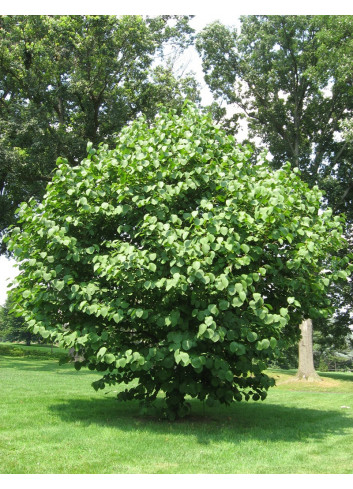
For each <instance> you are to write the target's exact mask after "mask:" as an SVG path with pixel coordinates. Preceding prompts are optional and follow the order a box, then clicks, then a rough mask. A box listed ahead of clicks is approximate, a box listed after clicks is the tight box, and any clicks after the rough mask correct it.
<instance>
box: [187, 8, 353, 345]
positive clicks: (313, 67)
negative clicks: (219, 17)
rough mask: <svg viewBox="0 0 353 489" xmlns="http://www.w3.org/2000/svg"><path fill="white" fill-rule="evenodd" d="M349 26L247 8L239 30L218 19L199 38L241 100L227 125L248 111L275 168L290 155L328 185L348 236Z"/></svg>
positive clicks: (213, 70)
mask: <svg viewBox="0 0 353 489" xmlns="http://www.w3.org/2000/svg"><path fill="white" fill-rule="evenodd" d="M352 33H353V17H352V16H291V15H286V16H278V15H274V16H246V17H242V18H241V26H240V32H239V33H238V32H237V31H236V29H235V28H234V29H232V28H227V27H225V26H224V25H222V24H220V23H214V24H211V25H209V26H208V27H206V28H205V29H204V31H203V32H202V33H201V34H200V35H199V36H198V39H197V44H196V45H197V48H198V50H199V53H200V54H201V56H202V62H203V69H204V74H205V79H206V81H207V83H208V85H209V87H210V89H211V91H212V92H213V94H214V97H215V99H216V100H217V101H218V103H219V102H220V101H223V102H224V101H225V102H226V104H228V105H230V106H234V107H236V108H237V112H236V114H235V115H234V116H233V117H232V118H231V120H228V121H227V120H225V121H224V123H225V124H226V125H227V126H228V130H229V131H234V130H236V128H237V126H236V124H237V123H238V122H239V117H244V118H245V120H246V121H247V123H248V127H249V138H250V140H252V141H253V140H254V138H255V137H257V138H259V139H260V141H261V142H262V144H261V143H260V145H259V147H260V148H261V145H262V146H263V147H266V148H267V149H268V150H269V151H270V153H271V155H272V157H273V159H272V166H273V167H274V168H281V167H282V166H283V165H284V164H285V163H286V161H290V162H291V163H292V164H293V165H294V166H295V167H298V168H299V169H300V170H301V175H302V178H303V179H304V180H306V181H307V182H308V183H309V185H310V186H311V187H312V186H313V185H316V184H319V186H320V188H322V189H323V190H325V191H326V195H325V199H324V200H323V202H322V205H323V206H325V205H331V206H332V208H333V210H334V212H335V213H337V214H338V213H340V212H345V213H346V215H347V226H346V229H345V233H346V235H347V236H349V235H350V233H351V225H352V222H353V205H352V204H353V202H352V199H353V183H352V182H353V166H352V163H351V162H352V158H353V145H352V141H351V140H350V139H349V137H348V138H347V137H345V138H342V137H341V136H342V135H341V133H342V124H343V126H344V125H346V124H347V121H349V119H350V118H351V117H352V114H353V79H352V69H353V50H352V42H353V41H352ZM218 112H219V110H218ZM221 114H222V112H221ZM223 115H224V112H223ZM234 124H235V125H234ZM345 289H347V290H344V291H341V293H340V291H337V290H331V293H332V296H333V297H334V298H335V301H336V304H337V313H340V311H342V308H341V307H340V306H342V298H345V300H346V302H345V304H343V306H344V307H345V309H347V308H351V297H352V290H351V285H350V284H347V285H346V286H345ZM342 292H343V293H342ZM343 310H344V309H343ZM338 317H339V319H338V321H337V322H336V324H337V326H339V327H336V328H335V331H336V333H337V334H340V335H342V337H345V336H346V335H347V332H348V331H349V325H350V319H349V315H348V316H347V314H346V313H345V312H344V313H343V314H338ZM314 323H315V321H314ZM338 323H340V324H339V325H338ZM314 326H315V327H320V328H321V327H323V328H324V329H325V328H327V326H328V325H327V324H325V323H324V322H323V321H321V322H320V323H317V322H316V324H314Z"/></svg>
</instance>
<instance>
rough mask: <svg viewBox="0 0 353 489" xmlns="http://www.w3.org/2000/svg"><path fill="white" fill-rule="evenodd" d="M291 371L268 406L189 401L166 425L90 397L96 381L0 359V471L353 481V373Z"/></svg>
mask: <svg viewBox="0 0 353 489" xmlns="http://www.w3.org/2000/svg"><path fill="white" fill-rule="evenodd" d="M293 373H294V372H284V371H279V370H278V371H277V370H273V371H271V374H272V375H273V376H274V377H275V378H276V380H277V383H278V385H277V387H274V388H272V389H271V390H270V392H269V395H268V398H267V399H266V400H265V401H264V402H248V403H246V402H241V403H236V404H234V405H233V406H231V407H228V408H227V407H222V406H221V407H219V406H217V407H214V408H205V409H204V407H203V404H202V403H200V402H193V403H192V406H193V410H192V415H191V417H190V418H189V419H187V420H182V421H178V422H168V421H157V420H155V419H152V418H148V417H141V416H139V411H138V404H137V403H136V402H129V403H118V402H117V401H116V400H115V398H114V397H115V393H114V392H110V393H107V394H105V393H104V392H102V391H100V392H98V393H96V392H95V391H94V390H93V388H92V387H91V386H90V384H91V382H92V381H93V380H95V379H97V378H99V375H98V374H96V373H92V372H90V371H88V370H82V371H80V372H76V371H75V370H74V368H73V366H71V365H63V366H59V365H58V361H57V360H53V359H40V358H36V359H34V358H29V357H23V358H14V357H9V356H0V385H1V391H0V473H2V474H18V473H22V474H38V473H59V474H60V473H69V474H76V473H81V474H92V473H97V474H104V473H107V474H123V473H130V474H137V473H149V474H183V473H185V474H193V473H194V474H196V473H204V474H206V473H215V474H217V473H218V474H268V473H270V474H291V473H292V474H293V473H298V474H301V473H304V474H309V473H313V474H340V473H341V474H352V473H353V460H352V453H353V374H343V373H340V374H338V373H337V374H322V375H323V376H324V379H325V380H324V382H321V383H319V384H309V383H305V382H300V383H295V382H293ZM117 388H118V387H116V388H114V389H113V390H116V389H117ZM347 406H348V407H349V408H347Z"/></svg>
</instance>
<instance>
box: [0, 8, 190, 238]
mask: <svg viewBox="0 0 353 489" xmlns="http://www.w3.org/2000/svg"><path fill="white" fill-rule="evenodd" d="M188 22H189V18H188V17H187V16H159V17H153V18H143V17H141V16H134V15H130V16H122V17H116V16H106V15H99V16H90V15H54V16H51V15H33V16H31V15H30V16H28V15H27V16H26V15H20V16H18V15H15V16H11V15H10V16H2V17H0V52H1V55H0V158H1V168H0V236H1V234H2V232H3V231H4V230H6V228H7V227H8V225H9V224H10V223H11V222H13V218H14V211H15V209H16V208H17V206H18V205H19V203H20V202H22V201H28V200H29V198H30V197H35V198H37V199H38V200H40V199H41V198H42V196H43V194H44V191H45V187H46V185H47V183H48V182H49V181H50V179H51V176H52V175H51V172H52V171H53V170H54V167H55V161H56V159H57V158H58V157H59V156H63V157H66V158H67V160H68V161H69V163H70V164H71V165H75V164H77V163H78V162H79V161H80V160H81V159H82V158H84V157H85V154H86V145H87V141H92V142H93V143H94V144H95V145H96V144H99V143H100V142H105V143H108V144H109V143H111V142H112V141H113V140H114V137H115V136H114V134H115V133H116V132H119V130H120V129H121V128H122V127H123V126H124V125H125V124H127V123H128V122H129V121H131V120H133V119H134V118H136V117H137V116H138V115H140V114H141V113H143V114H146V115H147V116H148V117H153V116H154V115H155V113H156V111H157V110H158V105H159V104H163V105H165V106H167V107H178V106H180V105H182V103H183V101H184V98H185V96H187V97H189V98H190V99H193V100H195V101H196V100H197V99H198V92H197V84H196V82H195V80H194V78H193V77H192V76H190V75H184V76H183V77H178V76H176V75H175V73H174V72H173V70H172V69H171V67H170V66H168V65H166V63H164V62H162V61H163V60H162V57H161V56H162V54H163V53H164V52H165V50H166V49H168V52H170V53H175V52H179V51H180V50H182V49H183V48H185V47H186V46H188V44H189V43H190V42H192V35H191V34H192V29H191V28H190V27H189V25H188Z"/></svg>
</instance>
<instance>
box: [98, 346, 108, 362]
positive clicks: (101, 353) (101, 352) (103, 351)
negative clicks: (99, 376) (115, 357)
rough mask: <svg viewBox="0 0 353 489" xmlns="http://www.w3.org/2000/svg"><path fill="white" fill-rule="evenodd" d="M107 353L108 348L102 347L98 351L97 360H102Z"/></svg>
mask: <svg viewBox="0 0 353 489" xmlns="http://www.w3.org/2000/svg"><path fill="white" fill-rule="evenodd" d="M106 351H107V348H106V347H105V346H102V348H100V349H99V350H98V353H97V358H98V359H99V358H102V357H103V356H104V355H105V352H106Z"/></svg>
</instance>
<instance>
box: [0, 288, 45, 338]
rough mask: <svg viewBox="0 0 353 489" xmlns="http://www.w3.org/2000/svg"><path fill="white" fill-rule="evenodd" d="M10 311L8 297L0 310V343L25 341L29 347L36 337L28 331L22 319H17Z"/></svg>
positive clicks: (10, 303)
mask: <svg viewBox="0 0 353 489" xmlns="http://www.w3.org/2000/svg"><path fill="white" fill-rule="evenodd" d="M12 309H13V304H12V301H11V299H10V298H9V297H8V298H7V299H6V302H5V304H4V306H1V308H0V338H1V340H2V341H25V342H26V344H27V345H28V346H29V345H30V344H31V342H33V341H35V340H36V339H38V336H37V335H35V334H33V333H32V332H31V331H29V330H28V328H27V325H26V323H25V321H24V319H23V317H17V316H16V315H15V314H14V312H13V311H12ZM11 311H12V312H11ZM39 338H40V337H39Z"/></svg>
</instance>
